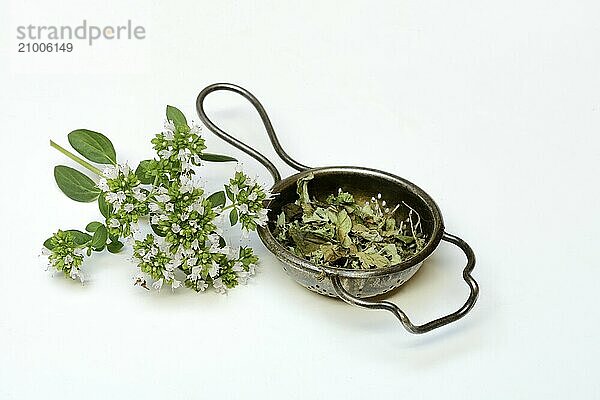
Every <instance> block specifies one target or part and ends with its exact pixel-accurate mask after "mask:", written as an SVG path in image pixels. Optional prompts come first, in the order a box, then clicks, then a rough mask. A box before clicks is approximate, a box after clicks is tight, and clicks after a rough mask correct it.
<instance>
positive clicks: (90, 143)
mask: <svg viewBox="0 0 600 400" xmlns="http://www.w3.org/2000/svg"><path fill="white" fill-rule="evenodd" d="M166 117H167V120H166V122H165V125H164V129H163V131H162V132H160V133H158V134H156V135H155V136H154V138H152V140H151V143H152V145H153V148H154V150H155V151H156V156H155V157H154V158H152V159H149V160H143V161H141V162H140V163H139V164H138V166H137V167H136V168H135V170H134V169H132V168H131V167H130V166H129V165H127V164H124V163H118V161H117V155H116V152H115V148H114V146H113V144H112V142H111V141H110V140H109V139H108V138H107V137H106V136H104V135H103V134H101V133H98V132H95V131H91V130H87V129H78V130H75V131H73V132H71V133H69V135H68V140H69V143H70V144H71V146H72V147H73V149H74V150H75V151H76V152H77V153H79V155H80V156H82V157H83V158H82V157H80V156H78V155H76V154H73V153H72V152H70V151H69V150H67V149H65V148H63V147H61V146H60V145H58V144H56V143H55V142H52V141H51V142H50V144H51V146H52V147H54V148H55V149H57V150H58V151H60V152H61V153H63V154H64V155H66V156H67V157H69V158H70V159H71V160H73V161H75V162H76V163H77V164H79V165H80V166H81V167H83V168H85V169H86V170H87V172H88V173H91V175H92V178H93V179H92V178H91V177H90V176H88V175H89V174H84V173H83V172H81V171H79V170H77V169H74V168H71V167H67V166H64V165H59V166H57V167H55V170H54V177H55V180H56V183H57V185H58V187H59V188H60V189H61V191H62V192H63V193H64V194H65V195H67V197H69V198H71V199H73V200H75V201H79V202H91V201H97V202H98V208H99V210H100V213H101V215H102V217H103V221H102V222H100V221H92V222H90V223H88V224H87V225H86V227H85V230H86V231H87V233H85V232H81V231H78V230H64V231H63V230H59V231H58V232H56V233H55V234H54V235H53V236H52V237H51V238H49V239H48V240H46V241H45V242H44V247H45V249H44V253H45V254H47V255H48V262H49V267H51V268H52V269H55V270H57V271H61V272H63V273H64V275H65V276H67V277H69V278H72V279H80V280H81V281H82V282H83V274H82V272H81V268H82V266H83V264H84V259H85V256H91V255H92V253H93V252H100V251H104V250H108V251H109V252H111V253H117V252H119V251H121V249H122V248H123V247H124V244H123V242H128V243H131V244H132V247H133V257H132V258H133V260H134V261H135V262H136V263H137V266H138V268H139V271H140V274H139V275H138V276H136V277H135V284H136V285H140V286H142V287H144V288H146V289H149V285H148V284H147V281H146V279H147V278H149V279H151V280H152V283H151V285H150V286H152V287H154V288H156V289H160V288H162V287H163V286H164V285H165V284H168V285H170V286H171V288H173V289H176V288H178V287H181V286H186V287H188V288H191V289H194V290H196V291H204V290H206V289H207V288H208V287H210V286H212V287H214V289H215V290H216V291H217V292H221V293H224V292H226V290H227V289H230V288H233V287H235V286H236V285H238V284H239V283H245V281H246V280H247V278H248V277H249V276H251V275H254V272H255V266H256V264H257V262H258V258H257V257H256V256H255V255H254V252H253V251H252V249H251V248H249V247H239V248H234V247H232V246H230V245H228V244H227V241H226V240H225V238H224V237H223V236H222V233H223V231H222V228H221V227H220V226H219V222H218V221H220V220H221V219H223V218H222V217H226V218H227V217H228V219H229V222H230V225H231V226H234V225H237V224H239V225H240V227H241V229H242V231H243V232H246V233H247V232H249V231H253V230H255V229H256V227H257V226H258V225H264V224H265V223H266V221H267V217H266V215H267V210H265V209H264V208H263V201H264V200H266V199H268V198H270V196H271V194H270V192H269V191H268V190H265V189H264V188H263V187H262V186H261V185H259V184H258V183H257V182H256V181H255V180H254V179H252V178H250V177H249V176H248V175H246V174H245V173H244V172H243V171H242V170H241V168H239V164H238V168H236V171H235V173H234V176H233V178H231V179H230V180H229V182H228V183H226V184H225V185H224V190H223V191H218V192H215V193H212V194H210V195H209V194H207V193H205V190H204V188H203V187H201V186H200V185H199V183H198V181H197V179H196V173H197V169H198V167H201V166H202V165H203V162H205V161H206V162H231V161H236V160H235V158H233V157H230V156H226V155H220V154H212V153H205V152H204V150H205V149H206V145H205V142H204V139H203V138H202V136H201V128H200V126H198V125H196V124H194V123H191V124H188V122H187V119H186V118H185V116H184V114H183V113H182V112H181V111H180V110H178V109H177V108H175V107H172V106H167V109H166ZM140 225H142V226H140ZM145 225H148V226H149V228H151V229H146V231H147V232H142V231H143V230H144V229H143V228H144V226H145Z"/></svg>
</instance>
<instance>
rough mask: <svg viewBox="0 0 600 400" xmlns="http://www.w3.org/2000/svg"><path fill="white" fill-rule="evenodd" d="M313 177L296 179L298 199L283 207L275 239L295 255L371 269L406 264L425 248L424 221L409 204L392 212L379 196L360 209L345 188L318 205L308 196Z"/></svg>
mask: <svg viewBox="0 0 600 400" xmlns="http://www.w3.org/2000/svg"><path fill="white" fill-rule="evenodd" d="M313 178H314V176H313V175H312V174H308V175H307V176H306V177H304V178H301V179H299V180H298V186H297V193H298V200H296V201H295V202H294V203H289V204H286V205H285V206H284V207H283V211H282V212H281V214H279V216H278V218H277V221H276V225H275V231H274V233H275V237H276V238H277V240H278V241H279V242H281V243H282V244H283V245H284V246H286V247H287V248H288V249H289V250H290V251H292V252H293V253H295V254H296V255H297V256H299V257H302V258H304V259H306V260H309V261H310V262H312V263H314V264H316V265H318V266H333V267H339V268H352V269H373V268H384V267H389V266H392V265H396V264H399V263H401V262H403V261H405V260H408V259H410V258H411V257H413V256H414V255H415V254H416V253H418V252H419V251H420V250H421V249H422V248H423V246H424V245H425V243H426V241H427V239H428V238H427V235H426V234H425V233H424V232H423V226H422V224H421V217H420V216H419V214H418V213H417V211H416V210H414V209H413V208H411V207H410V206H408V205H407V204H405V203H402V204H398V205H396V206H395V207H394V208H393V209H389V208H387V207H386V202H385V200H381V194H378V195H377V197H373V198H372V199H371V201H369V202H366V203H365V204H363V205H360V204H358V203H357V202H356V201H355V199H354V196H353V195H352V194H350V193H346V192H343V191H342V190H341V189H339V191H338V193H337V194H331V195H329V196H328V197H327V198H326V199H325V201H324V202H322V201H318V200H316V199H311V198H310V196H309V194H308V183H309V182H310V181H311V180H312V179H313ZM400 207H406V211H407V215H408V216H407V217H406V218H405V219H400V218H399V217H398V214H399V213H398V211H399V209H400Z"/></svg>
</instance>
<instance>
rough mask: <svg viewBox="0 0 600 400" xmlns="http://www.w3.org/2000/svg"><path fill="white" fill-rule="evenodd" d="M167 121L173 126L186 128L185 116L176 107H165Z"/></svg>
mask: <svg viewBox="0 0 600 400" xmlns="http://www.w3.org/2000/svg"><path fill="white" fill-rule="evenodd" d="M167 119H168V120H169V121H171V122H173V124H175V126H188V124H187V120H186V119H185V115H183V113H182V112H181V111H179V109H178V108H176V107H173V106H167Z"/></svg>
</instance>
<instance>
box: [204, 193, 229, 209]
mask: <svg viewBox="0 0 600 400" xmlns="http://www.w3.org/2000/svg"><path fill="white" fill-rule="evenodd" d="M206 200H208V201H210V204H212V206H213V207H223V206H224V205H225V201H226V199H225V192H223V191H222V190H221V191H220V192H215V193H213V194H211V195H210V196H208V198H207V199H206Z"/></svg>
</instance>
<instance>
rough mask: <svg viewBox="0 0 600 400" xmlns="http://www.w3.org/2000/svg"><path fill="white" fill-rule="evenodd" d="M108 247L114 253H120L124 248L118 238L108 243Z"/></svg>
mask: <svg viewBox="0 0 600 400" xmlns="http://www.w3.org/2000/svg"><path fill="white" fill-rule="evenodd" d="M106 248H107V249H108V251H109V252H111V253H113V254H114V253H118V252H119V251H121V249H122V248H123V243H121V242H119V241H118V240H117V241H114V242H110V243H109V244H108V245H106Z"/></svg>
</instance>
